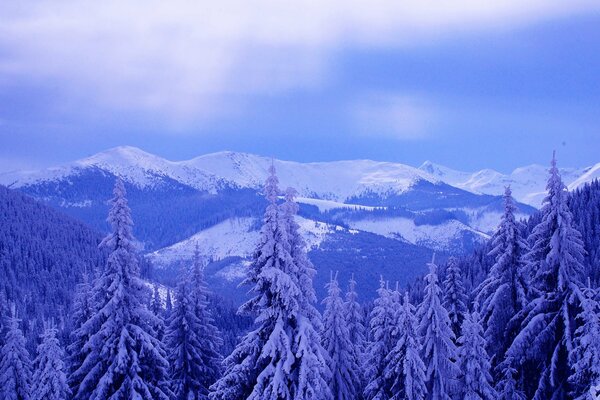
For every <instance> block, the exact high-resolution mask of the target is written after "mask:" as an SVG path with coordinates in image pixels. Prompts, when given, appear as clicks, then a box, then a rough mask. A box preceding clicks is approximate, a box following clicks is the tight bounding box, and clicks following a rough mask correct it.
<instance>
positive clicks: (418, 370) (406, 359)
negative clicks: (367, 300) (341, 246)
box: [384, 292, 427, 400]
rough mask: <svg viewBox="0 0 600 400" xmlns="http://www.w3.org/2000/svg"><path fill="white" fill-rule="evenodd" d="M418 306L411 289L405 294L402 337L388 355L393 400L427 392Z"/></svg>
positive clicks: (420, 396)
mask: <svg viewBox="0 0 600 400" xmlns="http://www.w3.org/2000/svg"><path fill="white" fill-rule="evenodd" d="M417 326H418V321H417V317H416V316H415V307H414V306H413V305H412V304H411V303H410V300H409V298H408V292H406V293H405V294H404V302H403V303H402V309H401V310H400V312H399V313H398V330H399V338H398V341H397V342H396V345H395V346H394V348H393V349H392V351H391V353H390V354H389V355H388V356H387V357H386V367H385V371H384V374H385V377H386V379H388V380H390V381H391V382H392V388H391V393H393V395H392V397H390V400H401V399H402V400H422V399H424V398H425V395H426V394H427V388H426V386H425V364H423V360H421V356H420V352H421V344H420V340H419V336H418V334H417Z"/></svg>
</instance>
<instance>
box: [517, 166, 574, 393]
mask: <svg viewBox="0 0 600 400" xmlns="http://www.w3.org/2000/svg"><path fill="white" fill-rule="evenodd" d="M547 189H548V196H547V197H546V198H545V199H544V203H543V206H542V210H541V222H540V223H539V224H538V225H537V226H535V228H534V229H533V232H532V234H531V236H530V238H529V242H530V243H532V247H531V250H530V251H529V253H528V254H527V257H526V259H527V261H528V266H527V268H528V270H529V271H530V272H529V274H530V275H531V276H532V277H533V282H532V290H531V293H532V300H531V301H530V302H529V304H528V305H527V306H526V308H525V309H524V310H523V311H522V313H523V315H524V318H523V322H522V323H521V330H520V332H519V334H518V335H517V336H516V338H515V340H514V341H513V343H512V344H511V346H510V348H509V349H508V351H507V356H508V357H510V358H511V359H513V360H514V361H515V362H516V363H517V364H516V367H519V368H517V369H520V370H521V372H522V374H523V376H522V377H521V380H522V381H523V382H525V383H526V384H527V385H528V386H527V387H526V388H525V389H526V390H525V393H526V395H527V396H528V397H532V398H534V399H550V398H566V397H567V396H568V394H569V393H570V392H571V385H570V384H569V382H568V377H569V375H571V372H572V371H571V363H570V359H571V352H572V350H573V348H574V343H573V339H574V337H575V330H576V328H577V324H576V322H575V321H576V320H575V318H576V316H577V314H578V313H579V308H580V300H579V299H580V296H581V292H580V287H581V286H582V285H581V279H582V274H583V271H584V267H583V254H584V250H583V245H582V240H581V235H580V233H579V232H578V231H577V230H576V229H575V228H574V227H573V218H572V215H571V211H570V210H569V208H568V206H567V202H566V197H567V191H566V188H565V185H564V184H563V183H562V180H561V178H560V174H559V172H558V168H557V167H556V158H554V157H553V159H552V166H551V168H550V178H549V179H548V185H547Z"/></svg>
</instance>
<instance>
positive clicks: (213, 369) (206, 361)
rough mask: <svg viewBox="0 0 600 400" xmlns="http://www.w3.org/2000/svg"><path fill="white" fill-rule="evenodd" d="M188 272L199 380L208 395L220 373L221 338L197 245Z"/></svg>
mask: <svg viewBox="0 0 600 400" xmlns="http://www.w3.org/2000/svg"><path fill="white" fill-rule="evenodd" d="M190 272H191V273H190V277H189V282H190V285H191V286H190V298H191V301H192V304H193V309H194V313H195V315H196V318H198V321H199V322H200V325H199V327H198V332H199V337H200V343H201V347H200V349H201V351H200V353H199V354H200V358H201V362H202V369H203V371H204V372H203V374H202V377H201V378H200V382H201V384H202V387H203V388H205V389H204V390H203V393H206V395H208V389H209V388H210V386H211V385H212V384H213V383H215V381H216V380H217V379H218V378H219V376H220V373H221V363H222V361H223V359H222V357H221V354H220V353H219V350H220V349H221V348H222V346H223V340H222V339H221V333H220V332H219V330H218V329H217V327H216V326H215V324H214V319H213V316H212V312H211V310H210V307H209V301H208V287H207V285H206V282H205V280H204V266H203V265H202V260H201V257H200V250H199V248H198V245H196V249H195V252H194V259H193V264H192V268H191V271H190Z"/></svg>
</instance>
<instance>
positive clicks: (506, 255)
mask: <svg viewBox="0 0 600 400" xmlns="http://www.w3.org/2000/svg"><path fill="white" fill-rule="evenodd" d="M515 211H516V207H515V205H514V201H513V198H512V193H511V190H510V187H507V188H506V190H505V192H504V214H503V215H502V219H501V222H500V226H499V227H498V230H497V231H496V233H495V234H494V236H493V238H492V245H493V250H492V251H491V252H490V256H493V257H494V258H495V263H494V265H493V266H492V268H491V269H490V273H489V275H488V277H487V278H486V280H485V281H483V282H482V284H481V285H480V286H479V288H478V289H477V296H476V299H475V301H476V303H477V304H479V305H480V313H481V319H482V325H483V326H484V329H485V332H484V337H485V339H486V346H487V350H488V353H489V354H490V355H491V357H492V363H493V365H498V364H499V363H500V362H502V360H503V359H504V353H505V352H506V349H507V348H508V346H509V345H510V344H511V343H512V341H513V340H514V338H515V336H516V334H517V330H518V325H517V326H515V325H516V324H515V322H514V319H515V317H516V316H517V314H518V313H519V312H520V311H521V310H522V309H523V308H524V307H525V306H526V304H527V286H528V284H527V281H526V276H525V261H524V256H525V254H527V251H528V246H527V243H526V241H525V239H524V238H523V237H522V231H523V226H522V224H521V223H519V222H518V221H516V219H515Z"/></svg>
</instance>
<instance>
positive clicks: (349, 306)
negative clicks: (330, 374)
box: [344, 274, 366, 399]
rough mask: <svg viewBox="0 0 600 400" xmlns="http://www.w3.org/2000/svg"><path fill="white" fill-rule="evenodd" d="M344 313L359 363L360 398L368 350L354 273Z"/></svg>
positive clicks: (357, 396) (358, 385)
mask: <svg viewBox="0 0 600 400" xmlns="http://www.w3.org/2000/svg"><path fill="white" fill-rule="evenodd" d="M344 313H345V320H346V325H347V326H348V339H349V340H350V343H351V344H352V352H353V357H354V359H355V360H356V364H357V365H358V367H359V368H358V371H357V375H358V376H357V383H356V387H357V392H356V398H357V399H360V398H361V397H362V394H363V391H364V386H365V384H364V382H365V376H364V369H365V367H364V366H363V364H364V357H365V352H366V348H365V345H366V339H365V323H364V313H363V309H362V307H361V305H360V304H359V303H358V293H357V292H356V280H354V274H353V275H352V277H351V278H350V281H349V282H348V291H347V292H346V301H345V303H344Z"/></svg>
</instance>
